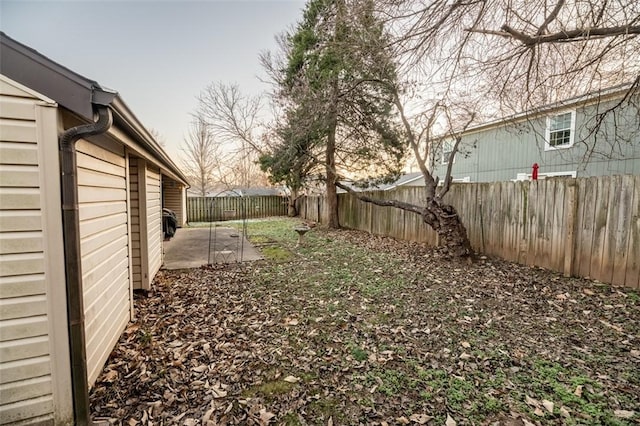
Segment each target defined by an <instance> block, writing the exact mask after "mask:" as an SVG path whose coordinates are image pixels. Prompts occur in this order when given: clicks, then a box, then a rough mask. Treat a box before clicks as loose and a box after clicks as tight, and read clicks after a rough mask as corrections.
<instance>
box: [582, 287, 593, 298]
mask: <svg viewBox="0 0 640 426" xmlns="http://www.w3.org/2000/svg"><path fill="white" fill-rule="evenodd" d="M582 292H583V293H584V294H586V295H587V296H593V295H594V294H596V293H595V292H594V291H593V290H589V289H588V288H584V289H582Z"/></svg>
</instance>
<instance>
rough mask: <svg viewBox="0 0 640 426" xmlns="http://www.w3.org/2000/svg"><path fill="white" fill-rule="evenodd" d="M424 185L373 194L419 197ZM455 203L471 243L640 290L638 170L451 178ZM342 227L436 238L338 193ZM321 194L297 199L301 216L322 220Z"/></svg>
mask: <svg viewBox="0 0 640 426" xmlns="http://www.w3.org/2000/svg"><path fill="white" fill-rule="evenodd" d="M423 191H424V189H423V188H419V187H413V188H401V189H397V190H394V191H377V192H374V193H370V195H373V196H375V197H378V198H382V199H397V200H402V201H408V202H413V203H416V204H419V203H421V200H422V199H424V193H423ZM445 199H446V201H447V202H449V203H451V204H452V205H453V206H455V207H456V209H457V210H458V212H459V213H460V216H461V217H462V220H463V223H464V225H465V226H466V228H467V231H468V234H469V239H470V241H471V244H472V246H473V248H474V249H475V250H476V251H478V252H480V253H485V254H488V255H492V256H498V257H501V258H503V259H507V260H511V261H515V262H519V263H523V264H527V265H531V266H533V265H535V266H541V267H543V268H548V269H552V270H555V271H558V272H563V273H564V274H565V275H573V276H581V277H589V278H592V279H596V280H599V281H602V282H606V283H611V284H614V285H624V286H627V287H632V288H640V176H629V175H627V176H603V177H593V178H579V179H571V178H554V179H546V180H542V181H532V182H493V183H476V184H454V185H452V188H451V190H450V192H449V193H448V194H447V196H446V197H445ZM338 206H339V217H340V223H341V225H343V226H345V227H348V228H353V229H360V230H364V231H369V232H371V233H374V234H380V235H388V236H391V237H395V238H399V239H405V240H410V241H420V242H426V243H429V244H432V245H436V244H437V235H436V234H435V232H433V231H432V230H431V229H430V228H428V227H427V225H425V224H423V223H422V220H421V218H420V217H419V216H418V215H416V214H413V213H409V212H405V211H402V210H398V209H395V208H390V207H378V206H374V205H372V204H366V203H363V202H361V201H359V200H358V199H356V198H355V197H353V196H351V195H349V194H340V195H339V198H338ZM322 209H323V205H322V200H321V199H320V198H319V197H307V198H306V199H303V200H302V201H301V203H300V214H301V216H302V217H304V218H307V219H310V220H316V221H320V219H321V217H320V216H321V214H320V213H321V212H322Z"/></svg>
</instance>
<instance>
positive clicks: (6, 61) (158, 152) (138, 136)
mask: <svg viewBox="0 0 640 426" xmlns="http://www.w3.org/2000/svg"><path fill="white" fill-rule="evenodd" d="M0 73H1V74H3V75H5V76H7V77H9V78H10V79H12V80H14V81H16V82H18V83H20V84H22V85H24V86H26V87H29V88H30V89H33V90H35V91H37V92H39V93H41V94H43V95H45V96H47V97H49V98H51V99H53V100H54V101H56V102H57V103H58V105H60V106H62V107H64V108H66V109H67V110H69V111H71V112H73V113H74V114H75V115H77V116H78V117H79V118H81V119H83V120H86V121H88V122H93V120H94V106H109V107H110V109H111V111H112V113H113V122H114V126H117V127H119V128H120V129H123V130H124V131H125V132H126V133H127V134H128V135H129V136H130V137H132V139H133V140H135V141H136V143H139V144H141V145H142V146H143V147H145V149H147V150H148V151H149V152H151V153H152V154H153V155H154V157H155V158H156V159H157V161H159V162H160V163H162V164H163V165H164V166H166V169H167V170H168V171H169V173H170V174H171V175H172V176H171V177H172V178H174V179H176V180H179V181H181V182H182V183H184V184H187V178H186V177H185V176H184V174H183V173H182V172H181V171H180V169H179V168H178V167H177V166H176V165H175V163H174V162H173V161H172V160H171V158H169V156H168V155H167V154H166V153H165V152H164V150H163V149H162V148H161V147H160V145H159V144H158V142H157V141H156V140H155V139H154V138H153V136H151V134H150V133H149V131H148V130H147V129H146V128H145V126H144V125H143V124H142V123H141V122H140V121H139V120H138V118H137V117H136V116H135V115H134V114H133V112H131V110H130V109H129V107H128V106H127V104H126V103H125V102H124V100H123V99H122V98H121V97H120V95H119V94H118V92H116V91H114V90H111V89H107V88H105V87H103V86H101V85H100V84H99V83H98V82H97V81H95V80H91V79H89V78H86V77H84V76H82V75H80V74H78V73H76V72H74V71H71V70H70V69H68V68H66V67H64V66H62V65H60V64H58V63H57V62H54V61H52V60H51V59H49V58H47V57H46V56H44V55H42V54H41V53H39V52H38V51H36V50H34V49H32V48H30V47H28V46H25V45H24V44H22V43H20V42H18V41H16V40H14V39H12V38H11V37H9V36H7V35H6V34H5V33H4V32H1V31H0Z"/></svg>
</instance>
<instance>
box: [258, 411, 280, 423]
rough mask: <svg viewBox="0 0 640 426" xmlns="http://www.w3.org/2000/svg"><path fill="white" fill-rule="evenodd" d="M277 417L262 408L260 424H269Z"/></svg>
mask: <svg viewBox="0 0 640 426" xmlns="http://www.w3.org/2000/svg"><path fill="white" fill-rule="evenodd" d="M275 416H276V415H275V414H273V413H271V412H269V411H267V410H266V409H265V408H262V409H261V410H260V424H261V425H267V424H269V422H270V421H271V419H272V418H274V417H275Z"/></svg>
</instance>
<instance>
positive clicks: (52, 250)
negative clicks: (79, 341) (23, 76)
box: [0, 77, 73, 424]
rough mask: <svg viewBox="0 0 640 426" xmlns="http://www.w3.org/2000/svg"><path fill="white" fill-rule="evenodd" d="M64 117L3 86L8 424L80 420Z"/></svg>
mask: <svg viewBox="0 0 640 426" xmlns="http://www.w3.org/2000/svg"><path fill="white" fill-rule="evenodd" d="M56 116H57V113H56V108H55V104H53V103H50V102H43V101H42V100H41V99H39V98H38V97H37V96H36V95H34V94H33V93H31V92H30V91H28V89H26V88H22V87H21V86H20V85H18V84H17V83H14V82H11V81H10V80H9V79H6V78H5V77H2V79H0V119H1V121H0V396H1V398H0V424H7V423H17V422H27V423H37V422H45V423H46V422H56V423H60V424H62V423H69V422H70V421H71V419H72V416H73V412H72V403H71V399H70V391H71V388H70V367H69V362H68V346H67V345H68V336H67V333H66V309H65V305H64V303H65V297H64V294H65V287H64V271H63V258H62V238H61V236H62V235H61V215H60V200H59V181H58V180H57V178H58V176H59V174H58V173H59V172H58V162H57V143H56V142H57V130H56ZM52 154H53V155H52ZM45 158H46V159H47V161H46V162H45V161H44V160H45ZM51 177H53V179H51ZM52 194H53V195H54V196H53V197H52V196H51V195H52Z"/></svg>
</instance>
